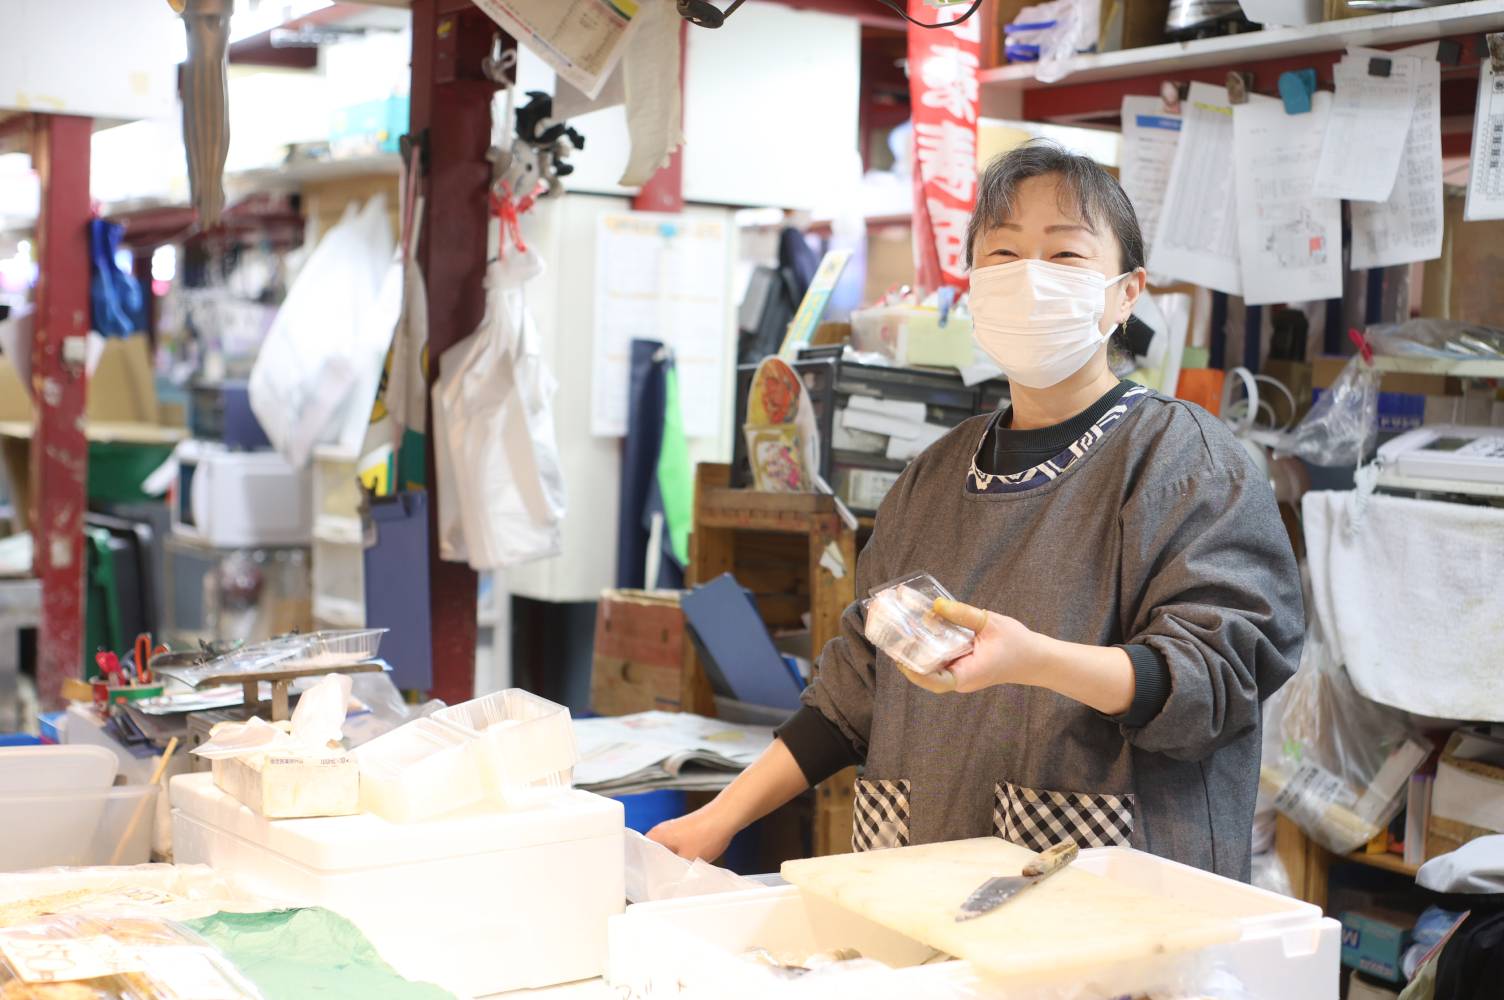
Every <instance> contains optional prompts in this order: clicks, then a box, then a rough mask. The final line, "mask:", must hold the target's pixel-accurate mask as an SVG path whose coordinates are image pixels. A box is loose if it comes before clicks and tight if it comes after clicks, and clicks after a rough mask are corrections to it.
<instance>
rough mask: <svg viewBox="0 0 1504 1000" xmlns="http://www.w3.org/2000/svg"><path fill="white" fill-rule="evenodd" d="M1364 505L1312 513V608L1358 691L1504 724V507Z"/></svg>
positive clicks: (1322, 504) (1339, 501)
mask: <svg viewBox="0 0 1504 1000" xmlns="http://www.w3.org/2000/svg"><path fill="white" fill-rule="evenodd" d="M1356 500H1357V494H1356V493H1353V492H1330V491H1319V492H1312V493H1307V494H1306V495H1305V498H1304V500H1303V501H1302V505H1301V509H1302V514H1303V520H1304V522H1305V540H1306V555H1307V560H1308V562H1309V565H1310V570H1311V587H1312V591H1313V601H1314V604H1315V607H1314V608H1312V612H1313V614H1314V615H1315V617H1316V618H1317V621H1318V622H1319V624H1320V627H1321V629H1322V632H1323V633H1324V634H1325V636H1326V638H1327V640H1328V642H1329V644H1330V646H1331V648H1332V650H1333V653H1334V655H1335V656H1336V658H1337V660H1338V662H1340V663H1343V664H1345V665H1346V666H1347V671H1348V674H1349V675H1350V676H1351V677H1352V681H1353V685H1354V686H1355V687H1356V688H1357V689H1358V691H1359V692H1361V693H1362V694H1363V695H1365V696H1366V697H1368V698H1371V699H1373V700H1374V701H1377V702H1380V703H1382V704H1385V705H1391V706H1393V707H1395V708H1400V709H1404V710H1406V711H1409V712H1416V713H1419V714H1422V715H1431V716H1437V717H1440V718H1451V719H1472V720H1476V721H1480V722H1483V721H1488V722H1500V721H1504V670H1500V669H1499V664H1498V655H1497V654H1498V651H1499V650H1500V649H1504V597H1501V596H1500V591H1499V581H1500V580H1504V510H1499V509H1497V508H1493V507H1479V506H1471V505H1467V504H1458V503H1446V502H1442V501H1435V500H1411V499H1406V498H1402V497H1392V496H1383V495H1374V496H1371V497H1369V498H1367V500H1366V502H1365V503H1364V504H1363V505H1362V508H1361V512H1360V511H1359V505H1358V504H1357V503H1356Z"/></svg>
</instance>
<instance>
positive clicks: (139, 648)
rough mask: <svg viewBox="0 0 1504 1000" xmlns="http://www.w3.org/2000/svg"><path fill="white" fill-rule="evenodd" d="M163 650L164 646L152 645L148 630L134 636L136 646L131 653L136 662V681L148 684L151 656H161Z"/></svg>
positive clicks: (150, 680) (150, 678)
mask: <svg viewBox="0 0 1504 1000" xmlns="http://www.w3.org/2000/svg"><path fill="white" fill-rule="evenodd" d="M165 652H167V647H166V646H162V645H159V646H157V647H155V648H153V647H152V644H151V633H150V632H142V633H141V634H140V635H138V636H136V648H135V652H134V653H133V654H132V655H133V656H134V657H135V663H136V683H138V684H150V683H151V682H152V672H151V658H152V657H153V656H161V655H162V654H163V653H165Z"/></svg>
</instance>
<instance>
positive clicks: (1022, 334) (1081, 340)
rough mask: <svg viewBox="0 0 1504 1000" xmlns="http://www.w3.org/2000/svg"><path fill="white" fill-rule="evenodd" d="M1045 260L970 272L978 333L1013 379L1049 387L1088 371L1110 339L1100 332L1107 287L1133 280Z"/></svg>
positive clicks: (990, 354) (1035, 386)
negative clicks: (1093, 356)
mask: <svg viewBox="0 0 1504 1000" xmlns="http://www.w3.org/2000/svg"><path fill="white" fill-rule="evenodd" d="M1132 273H1133V272H1131V271H1128V272H1125V273H1123V274H1120V275H1118V276H1117V277H1116V278H1107V277H1104V276H1103V275H1102V274H1101V273H1100V272H1097V271H1093V270H1091V269H1090V268H1085V267H1071V266H1070V265H1068V264H1054V263H1051V262H1050V261H1047V260H1012V261H1009V262H1008V263H1006V264H993V265H991V266H989V267H983V268H978V269H977V270H975V271H972V272H971V296H970V298H971V321H972V324H973V326H972V330H973V335H974V336H975V337H976V340H977V343H978V344H979V345H980V346H981V348H982V350H983V351H986V352H987V355H988V357H990V358H992V360H993V361H995V362H997V365H998V367H999V368H1001V369H1002V370H1003V374H1005V375H1007V376H1008V381H1010V382H1017V383H1018V384H1019V385H1023V386H1028V387H1029V388H1031V389H1045V388H1048V387H1050V386H1052V385H1057V384H1059V383H1061V382H1064V381H1065V380H1066V379H1068V378H1070V377H1071V376H1072V375H1074V374H1076V372H1078V371H1080V370H1081V369H1082V368H1083V367H1085V365H1086V363H1087V362H1088V361H1090V360H1091V358H1092V355H1094V354H1095V353H1096V352H1097V348H1099V347H1101V346H1102V344H1103V343H1104V342H1105V341H1106V340H1107V338H1108V337H1110V336H1112V329H1111V328H1110V327H1109V328H1108V331H1107V332H1106V333H1103V332H1102V330H1101V322H1102V316H1103V314H1104V313H1106V311H1107V289H1108V288H1110V287H1112V286H1113V285H1114V284H1116V283H1117V282H1119V281H1122V280H1123V279H1124V278H1126V277H1128V275H1129V274H1132Z"/></svg>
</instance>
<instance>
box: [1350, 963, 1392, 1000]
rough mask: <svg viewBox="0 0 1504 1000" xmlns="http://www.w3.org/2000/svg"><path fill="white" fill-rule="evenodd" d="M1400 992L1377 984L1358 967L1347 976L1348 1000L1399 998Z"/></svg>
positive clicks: (1387, 999) (1390, 999)
mask: <svg viewBox="0 0 1504 1000" xmlns="http://www.w3.org/2000/svg"><path fill="white" fill-rule="evenodd" d="M1399 996H1400V995H1399V992H1398V991H1397V990H1392V989H1389V988H1388V987H1385V986H1378V985H1375V984H1374V983H1373V982H1372V981H1370V980H1368V979H1365V978H1363V974H1362V973H1361V972H1359V971H1358V970H1357V969H1354V970H1352V973H1351V975H1349V976H1348V978H1347V1000H1399Z"/></svg>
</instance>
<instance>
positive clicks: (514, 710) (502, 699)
mask: <svg viewBox="0 0 1504 1000" xmlns="http://www.w3.org/2000/svg"><path fill="white" fill-rule="evenodd" d="M432 718H433V719H434V720H435V721H436V722H440V723H443V724H444V725H447V726H450V727H452V728H454V729H455V730H456V731H458V732H461V733H464V734H465V735H466V736H467V737H469V738H470V739H472V740H473V741H474V746H473V750H474V752H475V754H476V759H477V762H478V764H479V766H480V769H481V772H482V773H483V774H484V775H485V776H486V780H487V783H488V784H489V785H490V789H491V791H492V792H493V793H494V794H496V795H497V796H499V797H500V798H501V799H502V800H503V801H510V800H513V799H515V798H516V797H517V795H518V794H519V793H520V792H521V790H522V789H525V788H528V787H544V788H568V787H569V786H570V784H571V783H572V778H573V775H574V766H575V764H576V763H578V762H579V751H578V750H577V749H576V747H575V741H574V726H573V724H572V723H571V722H570V718H569V709H567V708H565V707H564V706H563V705H556V704H554V703H553V702H551V701H548V700H546V699H544V698H540V697H538V696H537V695H535V694H532V693H531V692H528V691H522V690H520V689H517V688H513V689H511V690H507V691H497V692H495V693H493V694H488V695H485V696H484V697H481V698H476V699H474V700H473V701H467V702H465V703H463V704H460V705H455V706H453V707H452V708H444V709H440V710H439V711H437V712H435V713H434V714H433V716H432Z"/></svg>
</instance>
